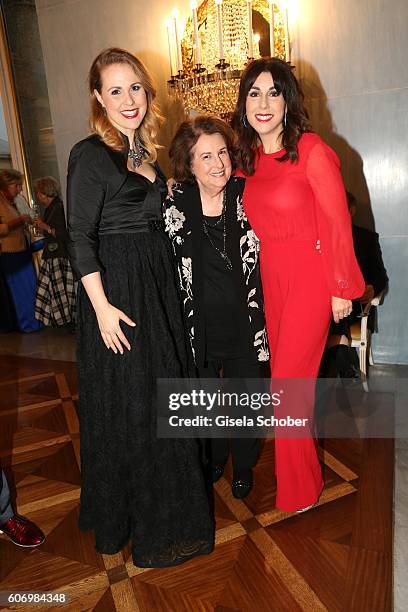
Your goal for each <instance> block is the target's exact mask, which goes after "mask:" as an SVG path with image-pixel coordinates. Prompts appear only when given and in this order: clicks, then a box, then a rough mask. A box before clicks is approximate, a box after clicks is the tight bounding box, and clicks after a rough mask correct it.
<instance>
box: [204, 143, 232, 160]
mask: <svg viewBox="0 0 408 612" xmlns="http://www.w3.org/2000/svg"><path fill="white" fill-rule="evenodd" d="M221 151H228V147H227V145H224V146H223V147H221V149H218V153H221ZM211 154H212V151H203V152H202V153H200V157H202V156H203V155H211Z"/></svg>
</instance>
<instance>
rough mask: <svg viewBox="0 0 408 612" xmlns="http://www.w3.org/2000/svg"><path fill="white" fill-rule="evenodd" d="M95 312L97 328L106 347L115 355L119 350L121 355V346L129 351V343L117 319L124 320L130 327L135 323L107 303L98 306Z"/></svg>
mask: <svg viewBox="0 0 408 612" xmlns="http://www.w3.org/2000/svg"><path fill="white" fill-rule="evenodd" d="M95 312H96V318H97V320H98V325H99V330H100V332H101V336H102V340H103V341H104V343H105V345H106V348H108V349H112V350H113V352H114V353H115V355H116V354H117V352H118V351H119V353H120V354H121V355H123V347H122V344H123V346H125V347H126V348H127V349H128V351H130V344H129V342H128V340H127V338H126V336H125V334H124V333H123V331H122V330H121V328H120V324H119V321H124V322H125V323H127V324H128V325H130V326H131V327H135V325H136V323H135V322H134V321H132V319H129V317H128V316H127V315H125V313H124V312H122V311H121V310H119V309H118V308H115V306H112V304H109V302H107V303H106V305H104V306H102V307H100V308H99V309H98V310H96V311H95Z"/></svg>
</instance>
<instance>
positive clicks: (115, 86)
mask: <svg viewBox="0 0 408 612" xmlns="http://www.w3.org/2000/svg"><path fill="white" fill-rule="evenodd" d="M135 85H140V87H142V84H141V83H140V82H139V81H136V82H135V83H132V84H131V87H134V86H135ZM112 89H122V87H121V85H114V86H113V87H109V89H108V91H111V90H112Z"/></svg>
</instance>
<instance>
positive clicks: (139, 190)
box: [67, 135, 167, 278]
mask: <svg viewBox="0 0 408 612" xmlns="http://www.w3.org/2000/svg"><path fill="white" fill-rule="evenodd" d="M154 167H155V170H156V179H155V181H154V182H153V183H152V182H151V181H149V179H147V178H145V177H144V176H142V175H141V174H137V173H135V172H131V171H130V170H128V168H127V153H126V151H124V152H120V151H119V152H117V151H114V150H112V149H111V148H110V147H108V146H106V145H105V144H104V143H103V142H102V141H101V140H100V139H99V137H98V136H95V135H93V136H90V137H89V138H86V139H85V140H82V141H81V142H78V143H77V144H76V145H75V146H74V147H73V149H72V151H71V155H70V159H69V165H68V188H67V202H68V229H69V235H70V243H69V253H70V259H71V264H72V267H73V269H74V272H75V274H76V276H77V277H78V278H81V277H82V276H85V275H87V274H91V273H92V272H97V271H103V266H102V264H101V262H100V261H99V257H98V250H99V236H100V235H103V234H127V233H136V232H138V231H143V230H145V229H146V226H147V224H148V223H149V221H158V220H161V219H162V202H163V200H164V198H165V196H166V194H167V189H166V184H165V177H164V175H163V174H162V172H161V171H160V168H159V167H158V165H157V164H155V166H154Z"/></svg>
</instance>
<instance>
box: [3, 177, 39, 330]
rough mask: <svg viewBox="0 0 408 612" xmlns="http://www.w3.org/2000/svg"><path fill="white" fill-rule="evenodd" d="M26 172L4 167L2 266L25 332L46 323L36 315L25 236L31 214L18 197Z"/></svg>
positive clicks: (31, 262) (32, 277) (18, 324)
mask: <svg viewBox="0 0 408 612" xmlns="http://www.w3.org/2000/svg"><path fill="white" fill-rule="evenodd" d="M22 183H23V175H22V174H21V172H19V171H18V170H0V219H1V222H2V223H3V224H6V225H7V226H8V233H7V235H6V236H4V237H3V238H2V240H1V249H2V253H1V267H2V272H3V276H4V278H5V281H6V283H7V286H8V289H9V292H10V295H11V298H12V300H13V305H14V309H15V313H16V319H17V326H18V329H19V330H20V331H22V332H33V331H38V330H39V329H41V328H42V324H41V323H40V322H39V321H37V320H36V319H35V314H34V304H35V291H36V282H37V279H36V275H35V271H34V266H33V261H32V255H31V251H30V249H29V245H28V242H27V239H26V236H25V232H24V230H25V224H26V223H31V218H30V217H29V216H28V215H21V214H20V213H19V212H18V210H17V208H16V205H15V202H14V200H15V198H16V196H17V195H18V194H19V193H20V192H21V190H22Z"/></svg>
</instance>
